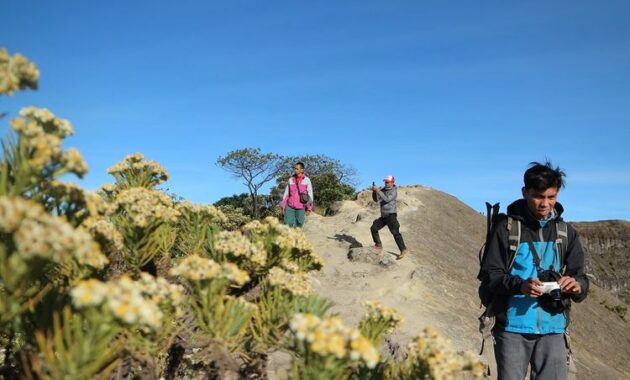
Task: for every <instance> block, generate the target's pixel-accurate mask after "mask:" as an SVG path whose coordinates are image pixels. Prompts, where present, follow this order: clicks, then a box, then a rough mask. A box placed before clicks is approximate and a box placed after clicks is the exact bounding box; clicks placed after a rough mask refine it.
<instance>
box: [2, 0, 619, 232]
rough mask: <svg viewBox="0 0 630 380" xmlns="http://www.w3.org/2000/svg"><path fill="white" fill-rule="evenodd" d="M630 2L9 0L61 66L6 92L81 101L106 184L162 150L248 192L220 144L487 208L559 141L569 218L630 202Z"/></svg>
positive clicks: (10, 30)
mask: <svg viewBox="0 0 630 380" xmlns="http://www.w3.org/2000/svg"><path fill="white" fill-rule="evenodd" d="M629 20H630V2H629V1H627V0H620V1H592V0H588V1H584V0H580V1H573V0H572V1H548V2H534V1H464V0H462V1H438V0H435V1H398V2H387V1H366V0H361V1H345V2H342V1H320V2H298V1H284V2H276V1H264V2H263V1H222V2H220V1H185V0H184V1H181V0H180V1H177V2H174V1H171V2H159V1H135V0H134V1H107V2H105V1H78V0H73V1H69V0H64V1H27V0H20V1H18V0H14V1H9V0H0V46H4V47H6V48H7V49H8V50H9V52H11V53H15V52H21V53H23V54H24V55H26V56H27V57H29V58H30V59H31V60H33V61H34V62H36V63H37V65H38V66H39V68H40V71H41V73H42V76H41V81H40V89H39V90H38V91H36V92H33V91H27V92H21V93H18V94H16V95H14V96H12V97H2V98H0V110H2V111H6V112H9V114H10V116H14V115H15V114H16V113H17V112H18V110H19V109H20V107H22V106H26V105H36V106H42V107H47V108H49V109H50V110H51V111H53V112H54V113H56V114H57V115H59V116H61V117H64V118H67V119H70V120H71V121H72V122H73V124H74V126H75V129H76V131H77V133H76V136H74V137H72V138H70V139H69V140H68V141H67V142H66V146H75V147H77V148H79V149H80V150H81V151H82V153H83V154H84V156H85V158H86V160H87V161H88V164H89V165H90V173H89V174H88V176H87V177H86V179H85V180H84V181H82V182H80V183H82V185H83V186H85V187H86V188H88V189H94V188H96V187H98V186H99V185H100V184H101V183H103V182H111V181H112V179H111V178H110V177H109V176H108V175H107V174H106V169H107V167H109V166H111V165H112V164H114V163H116V162H118V161H119V160H120V159H121V158H122V157H124V156H125V154H127V153H131V152H143V153H144V154H145V155H146V156H147V157H148V158H150V159H155V160H157V161H158V162H160V163H162V164H163V165H164V166H165V167H166V168H167V169H168V170H169V172H170V174H171V180H170V181H169V184H168V187H169V188H170V189H171V190H172V191H173V192H175V193H177V194H180V195H182V196H184V197H185V198H187V199H190V200H192V201H195V202H203V203H210V202H214V201H216V200H218V199H219V198H221V197H223V196H228V195H231V194H235V193H240V192H244V191H245V187H244V186H243V185H241V184H240V182H239V181H238V180H236V179H234V178H232V177H230V176H229V175H228V174H227V173H226V172H224V171H223V170H221V169H220V168H218V167H217V166H216V165H215V164H214V162H215V161H216V159H217V157H218V156H219V155H223V154H225V153H226V152H228V151H230V150H233V149H237V148H242V147H260V148H261V149H262V150H263V151H267V152H275V153H279V154H284V155H298V154H307V153H308V154H326V155H329V156H332V157H335V158H338V159H339V160H341V161H342V162H344V163H347V164H349V165H352V166H354V167H355V168H357V170H358V173H359V182H360V183H359V185H360V186H359V187H367V186H368V185H369V184H370V183H371V182H372V181H373V180H374V181H380V180H381V179H382V178H383V177H384V176H385V175H387V174H390V173H391V174H394V175H395V176H396V177H397V179H398V184H399V185H410V184H422V185H426V186H431V187H433V188H436V189H438V190H442V191H445V192H448V193H450V194H452V195H454V196H456V197H457V198H459V199H460V200H462V201H464V202H465V203H467V204H468V205H470V206H471V207H474V208H476V209H478V210H482V209H483V208H484V201H485V200H491V201H501V203H502V204H503V205H504V206H505V205H507V203H509V202H510V201H511V200H513V199H515V198H518V197H520V187H521V186H522V185H521V182H522V173H523V171H524V170H525V169H526V168H527V164H528V163H529V162H530V161H535V160H537V161H541V160H544V159H545V158H546V157H549V158H550V159H552V160H553V162H554V163H556V164H559V165H560V166H561V167H563V168H564V169H566V171H567V173H568V178H567V188H566V189H565V190H564V191H563V192H561V194H560V201H561V202H562V203H563V204H564V206H565V208H566V209H567V211H566V213H565V217H566V218H567V219H569V220H573V221H577V220H599V219H626V220H630V154H629V153H628V147H627V145H628V144H629V143H630V132H629V129H630V22H629ZM0 124H1V125H2V131H3V132H5V133H6V130H7V124H8V118H4V119H3V120H1V121H0Z"/></svg>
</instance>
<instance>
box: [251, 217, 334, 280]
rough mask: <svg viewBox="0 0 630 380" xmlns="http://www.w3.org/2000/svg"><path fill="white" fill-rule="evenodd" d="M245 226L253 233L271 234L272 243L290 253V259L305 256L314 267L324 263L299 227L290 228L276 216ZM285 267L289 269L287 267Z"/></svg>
mask: <svg viewBox="0 0 630 380" xmlns="http://www.w3.org/2000/svg"><path fill="white" fill-rule="evenodd" d="M245 228H246V229H247V230H248V231H250V233H252V234H254V235H261V236H263V235H272V236H275V237H274V242H273V243H274V245H276V246H278V247H279V248H280V249H281V250H282V251H285V252H287V253H288V254H290V255H291V259H298V258H307V259H308V260H309V262H311V263H312V264H313V265H314V266H315V267H321V266H323V265H324V259H322V258H321V256H319V255H318V254H316V253H315V251H314V249H313V246H312V244H311V243H310V242H309V241H308V240H307V239H306V236H305V235H304V232H303V231H302V230H301V229H299V228H290V227H288V226H286V225H284V224H280V222H279V221H278V219H277V218H274V217H271V216H268V217H266V218H265V219H263V222H262V223H261V222H259V221H257V220H255V221H252V222H250V223H247V225H245ZM285 269H288V270H291V269H290V268H288V267H285Z"/></svg>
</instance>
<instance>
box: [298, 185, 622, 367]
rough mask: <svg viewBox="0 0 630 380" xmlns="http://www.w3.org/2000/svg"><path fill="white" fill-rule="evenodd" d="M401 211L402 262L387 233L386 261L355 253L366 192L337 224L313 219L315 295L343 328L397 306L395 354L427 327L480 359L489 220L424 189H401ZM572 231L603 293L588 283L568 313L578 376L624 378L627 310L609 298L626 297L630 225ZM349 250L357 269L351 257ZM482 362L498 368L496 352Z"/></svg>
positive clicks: (367, 214) (365, 242) (347, 205)
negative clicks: (377, 306) (482, 267)
mask: <svg viewBox="0 0 630 380" xmlns="http://www.w3.org/2000/svg"><path fill="white" fill-rule="evenodd" d="M398 213H399V220H400V222H401V231H402V233H403V236H404V238H405V241H406V243H407V245H408V246H409V248H410V249H411V252H412V253H411V254H410V255H409V257H406V258H404V259H403V260H400V261H395V260H393V257H394V256H393V255H394V254H397V253H398V250H397V248H396V245H395V243H394V241H393V239H392V237H391V234H390V233H389V231H388V230H387V228H384V229H383V230H381V237H382V240H383V243H384V250H383V253H381V254H380V255H379V254H378V253H376V252H371V249H369V248H361V246H366V247H369V246H371V245H372V240H371V237H370V231H369V228H370V225H371V223H372V220H373V219H374V218H376V217H377V215H378V206H377V205H376V204H375V203H374V202H372V201H371V193H370V192H369V191H365V192H363V193H360V194H359V196H358V199H357V200H356V201H346V202H343V203H342V204H341V205H340V208H339V211H338V213H337V214H336V215H334V216H329V217H322V216H319V215H312V216H310V217H309V218H308V221H307V224H306V227H305V232H306V235H307V237H308V238H309V240H310V241H311V242H312V243H313V244H314V246H315V247H316V249H317V251H318V253H319V254H321V255H322V256H323V257H324V258H325V259H326V265H325V267H324V269H323V270H322V271H321V272H319V273H317V274H315V280H316V282H317V290H318V291H319V292H320V293H322V294H323V295H325V296H327V297H329V298H331V299H332V300H333V301H334V302H335V303H336V306H335V308H334V311H336V312H338V313H339V314H340V315H341V316H342V317H343V318H344V319H346V320H347V321H348V322H357V321H358V320H359V319H360V318H361V316H362V315H363V313H364V310H363V308H362V307H361V305H360V302H361V301H363V300H368V299H377V300H380V301H381V302H382V303H384V304H386V305H388V306H392V307H395V308H397V309H398V310H399V311H400V312H401V313H402V314H403V315H404V316H405V322H404V323H403V326H402V329H401V330H400V331H399V332H398V333H396V334H395V335H394V336H393V337H392V339H391V341H390V342H389V347H390V349H391V350H393V351H395V350H396V347H397V346H400V347H404V346H405V345H406V344H407V343H408V342H409V341H410V339H411V338H412V337H413V336H415V335H416V334H418V333H419V332H420V331H421V330H422V328H423V327H424V326H426V325H432V326H434V327H435V328H437V329H438V330H439V331H440V332H441V333H442V334H444V335H445V336H447V337H448V338H449V339H451V340H452V341H453V344H454V346H455V347H457V349H459V350H471V351H477V352H478V350H479V348H480V335H479V333H478V332H477V329H478V322H477V317H478V316H479V314H480V313H481V310H480V309H479V301H478V297H477V286H478V283H477V280H476V275H477V271H478V267H479V264H478V250H479V247H480V246H481V244H482V243H483V239H484V235H485V228H486V226H485V217H484V216H483V215H480V214H479V213H478V212H477V211H475V210H473V209H472V208H470V207H468V206H467V205H465V204H464V203H462V202H461V201H459V200H458V199H456V198H455V197H453V196H451V195H448V194H446V193H443V192H440V191H437V190H434V189H431V188H428V187H424V186H414V187H400V188H399V189H398ZM575 226H576V228H577V229H578V231H579V232H580V234H581V235H582V238H583V239H584V241H585V245H586V247H587V250H588V252H589V253H590V255H591V256H592V257H590V258H589V259H588V265H589V268H591V269H592V271H593V274H594V281H593V282H594V283H596V284H598V283H601V284H602V285H603V286H604V287H605V288H606V289H605V288H603V287H600V286H598V285H593V286H592V290H591V293H590V295H589V297H588V298H587V299H586V300H585V301H584V302H583V303H581V304H577V305H574V308H573V312H572V317H573V321H572V325H571V328H570V331H571V334H572V337H573V349H574V352H575V358H576V362H577V367H578V378H579V379H593V378H596V379H628V378H630V361H628V354H629V353H630V328H629V326H628V322H626V321H625V320H624V319H622V318H621V315H623V310H624V308H626V309H627V304H626V303H624V302H623V301H622V300H620V299H619V298H617V297H615V296H614V295H613V294H611V292H610V291H608V290H607V289H610V290H611V291H612V292H614V293H615V294H619V295H620V296H624V295H626V296H627V279H628V275H627V274H628V265H627V263H628V254H627V246H628V229H627V228H628V222H597V223H575ZM351 250H353V255H352V257H353V260H354V261H350V260H349V258H348V254H349V253H350V251H351ZM608 262H612V263H613V264H615V263H621V264H622V269H615V270H612V269H610V268H612V267H614V266H615V265H608ZM624 263H625V264H624ZM600 281H601V282H600ZM624 289H625V290H624ZM626 319H628V316H626ZM484 358H485V360H486V361H487V362H489V363H491V364H492V365H494V358H493V354H492V349H489V350H488V349H487V350H486V352H485V353H484ZM493 372H494V371H493Z"/></svg>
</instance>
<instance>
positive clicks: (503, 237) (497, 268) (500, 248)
mask: <svg viewBox="0 0 630 380" xmlns="http://www.w3.org/2000/svg"><path fill="white" fill-rule="evenodd" d="M515 223H516V222H515ZM514 228H516V227H515V226H514ZM508 253H509V250H508V230H507V218H505V219H501V220H498V221H497V222H496V223H495V227H494V228H493V231H492V232H491V234H490V239H489V240H488V242H487V245H486V248H485V254H484V259H483V262H482V263H481V272H480V274H479V276H480V277H483V279H482V278H480V280H482V281H487V288H488V290H490V291H492V292H493V293H495V294H501V295H514V294H521V284H522V283H523V279H522V278H520V277H519V276H512V275H510V274H509V265H510V263H509V262H508V260H510V258H509V257H508Z"/></svg>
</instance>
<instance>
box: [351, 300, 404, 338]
mask: <svg viewBox="0 0 630 380" xmlns="http://www.w3.org/2000/svg"><path fill="white" fill-rule="evenodd" d="M361 304H362V305H363V307H365V308H366V309H367V313H366V314H365V317H366V318H369V319H373V320H377V321H378V320H382V321H384V322H386V323H387V324H388V325H389V329H388V332H391V331H392V330H394V329H395V328H396V327H398V326H399V325H400V324H401V323H402V322H403V318H402V316H401V315H400V314H399V313H398V311H396V309H394V308H391V307H388V306H384V305H382V304H381V303H380V302H378V301H364V302H362V303H361Z"/></svg>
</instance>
